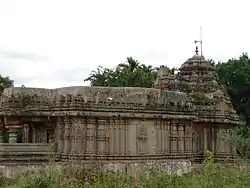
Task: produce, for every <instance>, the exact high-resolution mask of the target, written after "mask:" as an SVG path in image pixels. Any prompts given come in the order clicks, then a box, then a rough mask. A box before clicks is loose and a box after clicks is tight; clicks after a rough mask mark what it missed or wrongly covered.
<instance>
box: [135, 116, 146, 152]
mask: <svg viewBox="0 0 250 188" xmlns="http://www.w3.org/2000/svg"><path fill="white" fill-rule="evenodd" d="M136 133H137V147H136V149H137V153H140V154H141V153H146V152H147V142H148V135H147V130H146V128H145V126H144V125H143V121H141V124H140V125H137V129H136Z"/></svg>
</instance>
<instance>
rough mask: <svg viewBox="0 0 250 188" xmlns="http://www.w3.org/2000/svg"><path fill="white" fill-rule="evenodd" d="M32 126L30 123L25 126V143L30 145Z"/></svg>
mask: <svg viewBox="0 0 250 188" xmlns="http://www.w3.org/2000/svg"><path fill="white" fill-rule="evenodd" d="M29 133H30V125H29V124H28V123H25V124H23V143H29V140H30V138H29Z"/></svg>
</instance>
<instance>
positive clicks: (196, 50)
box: [195, 46, 199, 55]
mask: <svg viewBox="0 0 250 188" xmlns="http://www.w3.org/2000/svg"><path fill="white" fill-rule="evenodd" d="M198 53H199V50H198V46H196V48H195V54H196V55H198Z"/></svg>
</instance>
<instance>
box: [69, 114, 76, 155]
mask: <svg viewBox="0 0 250 188" xmlns="http://www.w3.org/2000/svg"><path fill="white" fill-rule="evenodd" d="M76 126H77V121H76V119H75V118H74V119H72V120H71V136H70V137H71V152H70V153H71V154H76V144H77V143H76V141H77V137H76V136H77V135H76Z"/></svg>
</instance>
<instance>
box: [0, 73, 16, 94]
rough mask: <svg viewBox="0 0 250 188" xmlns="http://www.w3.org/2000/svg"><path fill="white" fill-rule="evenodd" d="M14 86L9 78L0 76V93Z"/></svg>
mask: <svg viewBox="0 0 250 188" xmlns="http://www.w3.org/2000/svg"><path fill="white" fill-rule="evenodd" d="M13 85H14V81H13V80H11V79H10V77H8V76H6V77H4V76H2V75H0V93H2V92H3V90H4V89H5V88H8V87H12V86H13Z"/></svg>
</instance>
